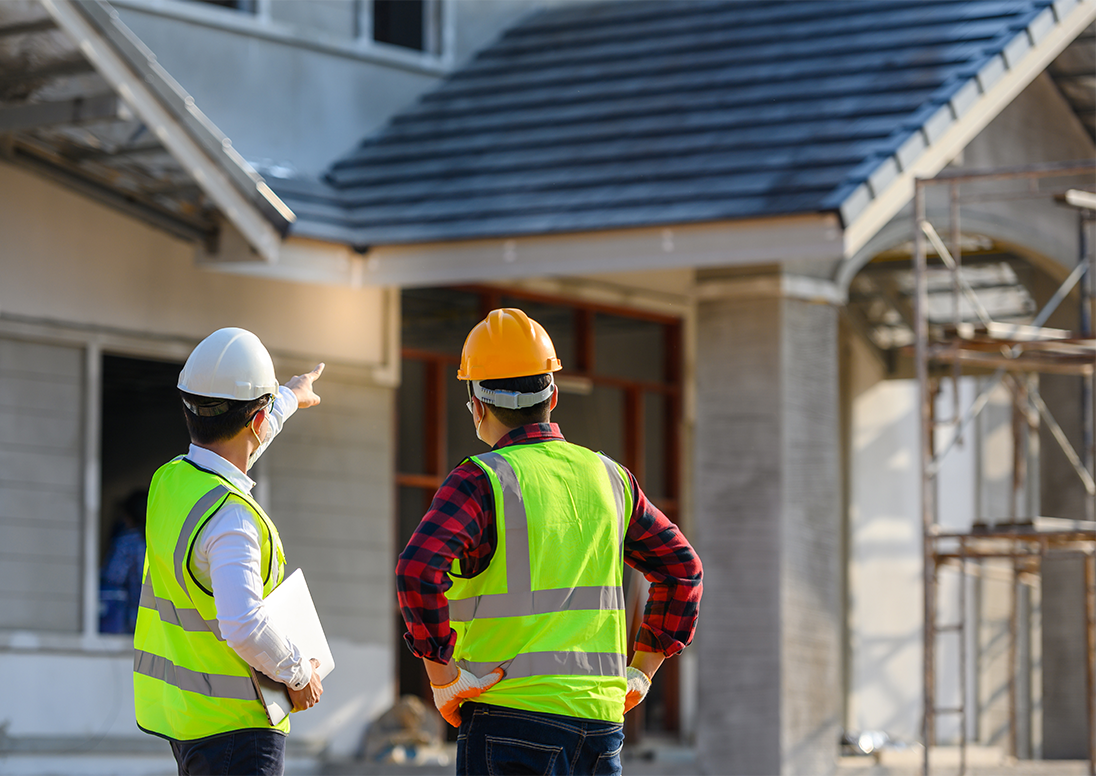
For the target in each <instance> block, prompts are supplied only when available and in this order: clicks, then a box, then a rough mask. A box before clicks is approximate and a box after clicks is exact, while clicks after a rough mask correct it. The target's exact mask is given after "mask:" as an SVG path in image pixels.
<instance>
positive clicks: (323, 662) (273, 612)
mask: <svg viewBox="0 0 1096 776" xmlns="http://www.w3.org/2000/svg"><path fill="white" fill-rule="evenodd" d="M263 604H264V606H265V608H266V614H267V616H268V617H269V618H270V624H271V625H272V626H273V627H274V628H276V629H277V630H278V631H280V632H281V633H282V635H284V636H286V637H287V638H288V639H289V640H290V641H291V642H293V643H294V644H295V645H296V646H297V648H298V649H299V650H300V651H301V657H303V658H304V659H305V660H308V659H309V658H313V657H314V658H316V659H317V660H319V661H320V667H319V668H313V669H312V670H314V671H316V672H317V673H318V674H319V676H320V678H321V679H323V678H325V677H326V676H327V675H328V674H329V673H331V671H332V669H334V668H335V658H333V657H332V656H331V648H330V647H329V646H328V645H327V637H326V636H325V635H324V632H323V626H322V625H320V616H319V615H318V614H316V605H315V604H314V603H313V602H312V595H311V594H310V593H309V592H308V583H306V582H305V581H304V572H303V571H301V570H300V569H297V570H296V571H294V572H293V573H292V574H290V575H289V576H288V577H286V578H285V579H284V580H282V583H281V584H280V585H278V586H277V587H276V588H274V590H273V591H271V593H270V595H268V596H267V597H266V598H264V599H263ZM251 681H252V682H254V683H255V689H256V690H257V691H258V693H259V700H260V701H261V702H262V704H263V708H265V709H266V716H267V718H269V719H270V724H271V725H277V724H278V723H279V722H281V721H282V720H283V719H285V717H286V715H287V714H289V712H290V711H291V710H292V709H293V702H292V701H290V700H289V690H288V689H287V688H286V686H285V685H284V684H282V683H281V682H276V681H274V680H273V679H271V678H270V677H269V676H267V675H266V674H264V673H263V672H262V671H256V670H255V669H254V668H252V669H251Z"/></svg>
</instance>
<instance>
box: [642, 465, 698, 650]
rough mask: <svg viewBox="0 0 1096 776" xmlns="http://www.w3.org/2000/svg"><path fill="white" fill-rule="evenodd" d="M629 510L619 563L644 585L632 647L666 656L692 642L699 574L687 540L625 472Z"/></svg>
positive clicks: (693, 551) (695, 556)
mask: <svg viewBox="0 0 1096 776" xmlns="http://www.w3.org/2000/svg"><path fill="white" fill-rule="evenodd" d="M628 479H629V480H630V481H631V485H632V496H633V501H634V506H633V509H632V517H631V520H630V521H629V523H628V531H627V533H626V534H625V537H624V559H625V561H626V562H627V563H628V565H630V566H631V567H632V568H634V569H636V570H637V571H639V572H640V573H642V574H643V576H644V577H645V578H646V580H647V581H648V582H649V583H650V585H651V586H650V591H649V592H648V596H647V605H646V607H645V608H644V611H643V622H642V624H641V625H640V626H639V630H638V632H637V633H636V643H635V648H636V649H637V650H639V651H641V652H661V653H662V654H664V655H666V656H667V657H669V656H671V655H675V654H677V653H678V652H680V651H681V650H683V649H684V648H685V647H686V646H688V645H689V643H690V642H691V641H692V640H693V634H694V633H695V632H696V621H697V616H698V615H699V613H700V597H701V595H702V594H703V592H704V583H703V577H704V569H703V566H702V565H701V563H700V558H699V557H698V556H697V554H696V551H695V550H694V549H693V547H692V545H690V544H689V541H688V540H687V539H686V538H685V536H684V535H683V534H682V533H681V530H680V529H679V528H678V527H677V526H676V525H674V523H673V522H672V521H671V520H670V518H668V517H666V515H664V514H663V513H662V512H661V511H660V510H659V509H658V507H656V506H655V505H654V504H652V503H651V502H650V501H648V500H647V496H646V495H644V493H643V491H642V490H640V487H639V484H638V483H637V482H636V479H635V477H634V476H633V475H632V473H631V472H629V473H628Z"/></svg>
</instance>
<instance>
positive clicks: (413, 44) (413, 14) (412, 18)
mask: <svg viewBox="0 0 1096 776" xmlns="http://www.w3.org/2000/svg"><path fill="white" fill-rule="evenodd" d="M424 6H425V2H424V0H373V40H375V41H377V42H379V43H390V44H391V45H393V46H402V47H403V48H409V49H414V50H415V51H425V50H426V45H425V41H426V35H425V33H424V27H423V25H424V23H425V21H426V14H425V8H424Z"/></svg>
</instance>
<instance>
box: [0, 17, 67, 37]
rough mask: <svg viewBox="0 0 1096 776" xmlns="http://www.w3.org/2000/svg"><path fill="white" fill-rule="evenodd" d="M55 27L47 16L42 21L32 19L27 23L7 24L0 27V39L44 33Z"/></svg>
mask: <svg viewBox="0 0 1096 776" xmlns="http://www.w3.org/2000/svg"><path fill="white" fill-rule="evenodd" d="M55 29H57V25H56V24H55V23H54V21H53V19H51V18H49V17H48V16H47V17H45V18H42V19H33V20H31V21H28V22H19V23H18V24H9V25H7V26H6V27H0V38H8V37H12V36H14V35H30V34H32V33H35V32H46V31H47V30H55Z"/></svg>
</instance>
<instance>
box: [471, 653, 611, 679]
mask: <svg viewBox="0 0 1096 776" xmlns="http://www.w3.org/2000/svg"><path fill="white" fill-rule="evenodd" d="M624 660H625V657H624V655H616V654H613V653H612V652H525V653H522V654H520V655H518V656H517V657H515V658H514V659H513V660H507V661H505V662H502V663H473V662H471V661H468V660H459V661H457V663H458V665H459V666H460V667H461V668H463V669H464V670H465V671H471V672H472V673H473V674H475V675H476V676H487V674H489V673H491V672H492V671H494V670H495V669H496V668H498V667H499V666H501V667H502V670H503V671H505V672H506V675H505V677H504V678H506V679H526V678H528V677H532V676H624Z"/></svg>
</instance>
